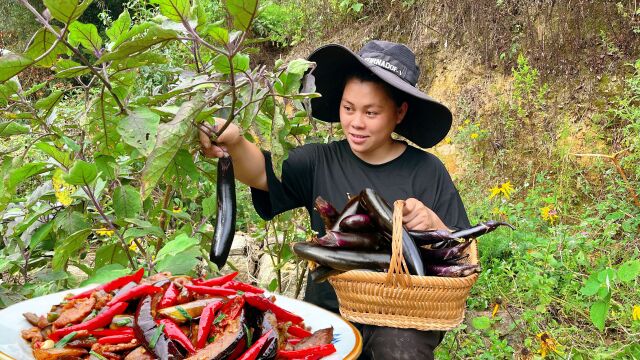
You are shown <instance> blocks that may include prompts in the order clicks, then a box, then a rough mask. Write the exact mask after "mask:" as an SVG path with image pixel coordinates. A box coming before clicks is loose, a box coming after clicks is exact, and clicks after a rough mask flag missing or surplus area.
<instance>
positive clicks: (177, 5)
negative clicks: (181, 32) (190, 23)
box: [151, 0, 191, 22]
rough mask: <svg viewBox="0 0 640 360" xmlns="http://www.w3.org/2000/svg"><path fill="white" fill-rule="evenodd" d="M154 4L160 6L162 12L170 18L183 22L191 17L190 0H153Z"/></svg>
mask: <svg viewBox="0 0 640 360" xmlns="http://www.w3.org/2000/svg"><path fill="white" fill-rule="evenodd" d="M151 3H152V4H157V5H159V6H160V13H161V14H162V15H164V16H166V17H167V18H169V19H170V20H173V21H176V22H182V20H183V19H184V20H185V21H187V20H188V19H189V14H190V12H191V11H190V10H191V3H190V2H189V0H151Z"/></svg>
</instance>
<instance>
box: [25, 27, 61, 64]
mask: <svg viewBox="0 0 640 360" xmlns="http://www.w3.org/2000/svg"><path fill="white" fill-rule="evenodd" d="M56 30H58V29H57V28H56ZM58 31H59V30H58ZM54 44H56V36H55V35H53V34H52V33H51V32H49V31H48V30H47V29H45V28H41V29H40V30H38V32H36V33H35V35H33V37H32V38H31V41H30V42H29V46H28V47H27V50H26V51H25V54H24V55H25V56H26V57H28V58H31V59H33V60H36V59H37V58H39V57H40V56H41V55H42V54H44V53H46V52H48V51H49V49H51V47H52V46H53V45H54ZM67 51H68V50H67V47H66V46H65V45H64V44H63V43H62V42H58V43H57V44H56V45H55V48H54V49H53V50H51V52H49V53H48V54H47V56H45V57H43V58H42V59H41V60H40V61H38V62H37V63H36V64H35V65H38V66H41V67H45V68H49V67H51V66H53V64H55V63H56V60H57V59H58V56H59V55H61V54H65V53H67Z"/></svg>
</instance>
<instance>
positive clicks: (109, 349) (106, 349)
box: [91, 339, 140, 354]
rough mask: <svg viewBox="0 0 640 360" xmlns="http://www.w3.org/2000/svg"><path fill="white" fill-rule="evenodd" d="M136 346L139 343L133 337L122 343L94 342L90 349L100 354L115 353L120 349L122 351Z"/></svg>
mask: <svg viewBox="0 0 640 360" xmlns="http://www.w3.org/2000/svg"><path fill="white" fill-rule="evenodd" d="M138 346H140V343H139V342H138V340H136V339H133V340H131V342H128V343H122V344H98V343H95V344H93V346H92V347H91V350H93V351H95V352H97V353H99V354H102V353H117V352H120V351H124V350H131V349H135V348H137V347H138Z"/></svg>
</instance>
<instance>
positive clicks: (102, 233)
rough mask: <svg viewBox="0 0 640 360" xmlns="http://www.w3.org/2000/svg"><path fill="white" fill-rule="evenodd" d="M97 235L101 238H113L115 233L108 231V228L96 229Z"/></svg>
mask: <svg viewBox="0 0 640 360" xmlns="http://www.w3.org/2000/svg"><path fill="white" fill-rule="evenodd" d="M95 232H96V234H98V235H100V236H111V235H113V233H114V231H113V230H110V229H107V228H104V227H103V228H100V229H96V230H95Z"/></svg>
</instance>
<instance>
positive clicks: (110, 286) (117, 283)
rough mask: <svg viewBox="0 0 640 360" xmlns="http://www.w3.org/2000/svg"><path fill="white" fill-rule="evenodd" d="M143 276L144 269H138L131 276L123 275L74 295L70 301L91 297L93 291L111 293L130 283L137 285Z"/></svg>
mask: <svg viewBox="0 0 640 360" xmlns="http://www.w3.org/2000/svg"><path fill="white" fill-rule="evenodd" d="M143 276H144V269H143V268H140V269H138V271H136V272H135V273H133V274H131V275H125V276H123V277H119V278H117V279H115V280H111V281H109V282H108V283H106V284H102V285H98V286H96V287H94V288H93V289H89V290H87V291H83V292H81V293H80V294H76V295H74V296H72V297H71V298H70V299H71V300H72V299H82V298H86V297H89V296H91V294H93V292H94V291H98V290H104V291H105V292H111V291H113V290H116V289H119V288H121V287H123V286H125V285H127V284H128V283H130V282H132V281H133V282H135V283H139V282H140V280H142V277H143Z"/></svg>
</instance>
